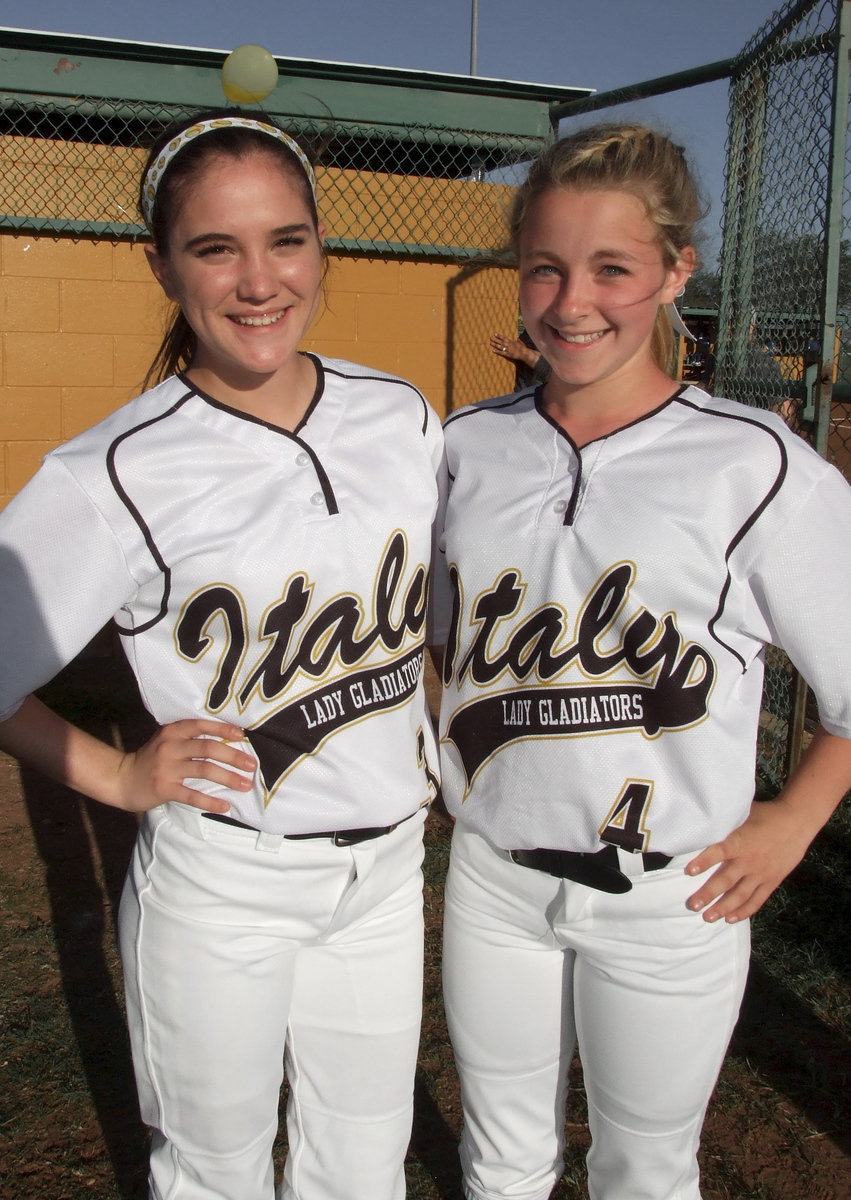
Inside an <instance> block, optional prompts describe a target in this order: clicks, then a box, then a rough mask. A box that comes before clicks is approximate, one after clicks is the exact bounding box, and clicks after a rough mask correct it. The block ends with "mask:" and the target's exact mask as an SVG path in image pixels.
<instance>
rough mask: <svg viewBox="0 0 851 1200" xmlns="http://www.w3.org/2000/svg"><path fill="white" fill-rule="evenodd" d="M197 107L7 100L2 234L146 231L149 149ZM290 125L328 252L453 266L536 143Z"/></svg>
mask: <svg viewBox="0 0 851 1200" xmlns="http://www.w3.org/2000/svg"><path fill="white" fill-rule="evenodd" d="M195 111H197V110H195V109H192V108H186V107H182V106H177V105H174V106H156V107H154V106H150V105H147V104H143V103H133V102H125V103H122V104H121V105H114V104H110V103H107V102H105V101H103V100H98V99H96V98H89V99H86V98H76V99H75V100H74V103H73V104H69V103H67V102H58V101H57V102H51V101H50V100H48V99H46V98H45V97H43V96H34V97H32V98H24V97H20V96H17V97H10V96H7V97H5V98H3V99H2V100H0V151H2V158H3V169H2V171H0V228H3V227H5V228H11V229H16V228H19V229H20V228H24V229H27V230H29V231H45V232H51V233H59V234H68V233H71V234H76V235H78V236H81V235H82V236H86V235H88V236H92V235H93V236H101V237H102V236H109V237H137V236H140V235H143V234H144V229H143V227H142V225H141V224H140V217H139V213H138V208H137V200H136V193H137V188H138V179H139V172H140V169H141V166H142V164H143V162H144V157H145V152H146V149H147V147H148V146H150V145H151V144H152V142H153V141H154V140H155V139H156V138H157V136H158V135H159V134H160V133H161V132H162V130H163V129H164V128H166V127H167V126H168V125H170V124H172V123H173V122H174V121H177V120H181V119H183V118H185V117H187V116H189V115H191V114H192V113H193V112H195ZM285 124H286V125H287V127H288V128H289V129H290V130H291V132H292V133H293V134H294V135H295V136H296V137H298V138H299V139H300V140H301V142H302V143H303V144H304V145H305V146H306V147H307V148H308V149H309V150H310V151H312V153H313V155H314V157H315V158H316V159H317V164H318V166H317V183H318V192H319V196H318V199H319V205H320V209H321V211H322V214H323V218H324V219H325V221H326V222H327V224H328V227H329V229H330V231H331V234H332V237H331V243H330V244H331V246H332V247H333V248H335V249H340V250H344V251H352V252H361V253H363V252H369V253H377V254H388V253H389V254H396V255H404V256H407V257H429V258H443V259H450V260H453V261H458V262H463V261H465V260H467V259H468V258H470V257H471V256H474V255H478V254H480V253H481V252H482V251H483V250H486V249H488V248H490V247H496V246H497V245H498V244H499V243H500V241H501V239H502V228H503V226H502V220H503V212H504V207H505V203H506V197H507V194H508V193H509V192H510V190H511V187H512V185H513V184H514V183H515V182H516V179H517V175H516V172H515V167H516V165H517V164H518V163H520V162H523V161H528V160H529V158H531V157H533V156H534V155H535V154H536V153H537V152H538V151H539V150H540V148H541V145H542V141H541V139H531V138H522V137H500V138H497V137H488V136H485V135H482V134H480V133H476V132H475V131H469V130H463V129H440V128H434V127H428V126H423V125H417V126H408V127H404V126H403V127H400V126H398V125H396V126H393V127H392V130H391V129H390V128H387V129H382V128H381V127H376V126H365V125H353V124H351V125H348V124H340V123H336V122H334V121H331V120H329V121H328V122H324V123H319V122H315V121H305V120H303V119H297V118H295V119H291V120H289V121H286V122H285Z"/></svg>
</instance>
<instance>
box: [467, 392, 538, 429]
mask: <svg viewBox="0 0 851 1200" xmlns="http://www.w3.org/2000/svg"><path fill="white" fill-rule="evenodd" d="M537 390H538V389H537V388H534V387H527V388H523V390H522V391H520V392H510V393H509V394H508V395H507V396H497V397H495V398H494V399H493V400H479V401H478V402H477V403H476V404H467V405H465V406H464V408H459V409H458V410H457V412H453V413H450V414H449V416H448V417H446V418H445V419H444V422H443V428H444V429H448V428H449V426H450V425H451V424H453V422H454V421H460V420H461V418H462V417H473V416H477V415H478V414H479V413H489V412H497V411H499V410H500V409H503V408H513V407H514V405H515V404H519V403H520V401H521V400H528V399H529V397H530V396H533V395H534V394H535V392H536V391H537Z"/></svg>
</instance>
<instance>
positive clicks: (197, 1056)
mask: <svg viewBox="0 0 851 1200" xmlns="http://www.w3.org/2000/svg"><path fill="white" fill-rule="evenodd" d="M141 205H142V211H143V213H144V216H145V220H146V222H147V224H148V226H149V228H150V229H151V232H152V234H153V245H152V246H151V247H150V248H149V249H148V250H147V254H148V257H149V260H150V263H151V267H152V269H153V272H154V274H155V276H156V277H157V279H158V280H159V282H160V283H161V285H162V287H163V289H164V291H165V293H166V295H167V296H168V297H169V298H170V299H172V300H174V301H176V302H177V304H178V306H179V310H178V312H177V314H176V318H175V321H174V323H173V324H172V326H171V328H170V330H169V332H168V335H167V337H166V339H165V341H164V343H163V348H162V350H161V352H160V355H159V357H158V360H157V373H158V375H159V376H160V377H161V378H162V379H163V381H162V382H160V383H159V385H158V386H155V387H154V388H153V389H152V390H150V391H148V392H147V393H145V394H144V395H142V396H141V397H139V398H138V399H136V400H134V401H133V402H132V403H130V404H129V405H127V406H126V407H125V408H123V409H121V410H120V411H119V412H117V413H115V414H114V415H113V416H111V417H109V418H108V419H107V420H106V421H104V422H103V423H102V424H100V425H98V426H97V427H95V428H94V429H92V430H89V431H88V432H87V433H85V434H83V435H82V436H80V437H79V438H77V439H75V440H74V441H72V442H70V443H68V444H67V445H65V446H64V447H62V448H61V449H59V450H58V451H56V452H55V453H54V454H52V455H50V456H49V457H48V459H47V460H46V462H45V465H44V466H43V468H42V470H41V472H40V473H39V474H38V476H37V477H36V478H35V479H34V481H33V482H32V483H31V484H30V485H29V486H28V487H27V488H26V489H25V490H24V491H23V492H22V493H21V495H20V496H19V497H18V498H17V499H16V500H15V501H13V503H12V504H11V505H9V507H8V508H7V509H6V510H5V512H4V513H3V514H2V519H0V554H2V557H3V561H4V566H6V567H7V569H6V570H5V571H4V573H3V578H2V584H0V650H2V654H0V657H2V661H3V678H2V685H0V716H2V717H3V718H5V720H4V722H3V723H2V724H0V743H2V744H3V746H4V747H5V748H7V749H9V750H11V751H12V752H13V753H17V754H19V755H20V756H21V757H22V758H24V759H26V760H28V761H29V762H31V763H34V764H36V765H38V766H40V767H41V768H43V769H44V770H46V771H48V772H49V773H51V774H53V775H54V776H56V777H57V778H58V779H60V780H62V781H63V782H65V783H66V784H68V785H69V786H71V787H74V788H77V789H78V790H80V791H82V792H84V793H85V794H87V795H89V796H92V797H94V798H95V799H97V800H100V801H103V802H104V803H106V804H112V805H116V806H118V807H120V808H125V809H130V810H132V811H136V812H144V813H145V816H144V819H143V821H142V825H141V829H140V834H139V838H138V841H137V845H136V849H135V853H134V858H133V862H132V865H131V868H130V872H129V875H128V880H127V883H126V886H125V891H124V897H123V900H122V906H121V913H120V941H121V949H122V958H123V963H124V969H125V978H126V988H127V1006H128V1015H129V1021H130V1028H131V1037H132V1044H133V1053H134V1062H135V1067H136V1074H137V1082H138V1086H139V1093H140V1098H141V1105H142V1113H143V1116H144V1118H145V1120H146V1121H147V1122H148V1124H149V1125H150V1126H151V1127H152V1129H153V1144H152V1155H151V1174H150V1189H151V1196H152V1197H155V1198H156V1200H164V1198H165V1197H168V1198H169V1200H206V1198H209V1200H213V1198H214V1197H215V1200H270V1198H271V1197H272V1194H273V1167H272V1157H271V1149H272V1143H273V1140H274V1137H275V1132H276V1126H277V1107H278V1094H279V1090H280V1085H281V1079H282V1071H283V1065H282V1059H283V1056H284V1052H285V1047H286V1061H287V1072H288V1076H289V1083H290V1101H289V1110H288V1129H289V1146H290V1153H289V1157H288V1160H287V1167H286V1172H285V1182H284V1188H283V1195H284V1196H286V1197H289V1196H295V1195H297V1196H299V1197H300V1200H314V1198H325V1197H332V1196H333V1197H340V1196H346V1197H347V1198H352V1200H354V1198H362V1200H367V1198H368V1200H377V1198H378V1200H380V1198H385V1200H399V1198H400V1197H401V1196H402V1195H403V1193H404V1172H403V1160H404V1156H405V1151H406V1148H407V1143H408V1138H409V1133H410V1125H411V1106H412V1094H413V1075H414V1064H415V1057H416V1049H417V1040H418V1032H419V1012H420V992H421V975H422V945H421V942H422V913H421V908H422V905H421V877H420V862H421V858H422V844H421V843H422V839H421V829H422V823H423V820H424V817H425V812H426V805H427V803H428V801H429V799H430V796H431V792H432V790H433V783H432V780H433V775H432V771H431V768H430V760H431V762H432V763H433V760H434V757H435V755H434V748H433V746H432V744H431V741H430V729H429V724H428V718H427V713H426V708H425V702H424V698H423V687H422V680H421V671H422V640H423V634H422V630H423V624H424V617H425V581H426V576H427V571H428V556H429V546H430V540H431V525H432V519H433V514H434V510H435V507H436V502H437V485H436V480H435V473H436V469H437V463H438V461H439V458H440V454H441V448H442V436H441V433H440V427H439V423H438V422H437V419H436V417H435V416H434V414H433V413H432V412H431V410H430V409H429V408H428V406H427V405H426V403H425V402H424V400H423V398H422V397H421V396H420V394H419V393H418V392H417V391H416V390H415V389H414V388H413V387H411V386H410V385H409V384H406V383H404V382H403V381H401V380H397V379H393V378H390V377H388V376H384V375H381V374H379V373H376V372H374V371H370V370H368V369H367V368H364V367H358V366H354V365H353V364H350V363H345V362H338V361H332V360H328V359H323V358H320V357H318V356H315V355H304V354H300V353H299V352H298V344H299V342H300V340H301V338H302V337H303V336H304V334H305V332H306V330H307V328H308V326H309V325H310V323H311V321H312V320H313V317H314V315H315V313H316V310H317V306H318V304H319V302H320V294H321V282H322V273H323V272H322V265H323V252H322V241H323V237H324V231H323V227H322V226H321V225H320V224H319V222H318V218H317V213H316V206H315V199H314V187H313V171H312V168H311V166H310V164H309V162H308V160H307V158H306V157H305V155H304V153H303V151H302V150H301V149H300V148H299V147H298V146H297V145H296V143H295V142H294V141H293V140H292V139H291V138H289V137H288V135H287V134H285V133H284V132H283V131H281V130H279V129H278V128H277V127H275V126H274V125H272V124H271V122H269V121H268V120H267V119H266V118H265V117H263V118H256V119H255V118H254V117H253V116H252V117H251V118H244V117H241V116H238V115H234V114H232V113H231V114H222V113H212V114H202V115H201V116H199V117H198V118H196V119H195V120H193V121H192V122H191V123H190V122H186V123H184V125H182V126H180V127H178V128H176V129H173V130H171V131H169V133H168V134H167V135H165V136H164V137H163V138H161V139H160V141H159V143H158V144H157V146H155V147H154V149H153V151H152V153H151V156H150V158H149V160H148V165H147V166H146V168H145V173H144V176H143V180H142V188H141ZM388 497H392V500H391V501H389V502H388ZM113 615H115V616H116V620H117V624H118V627H119V630H120V632H121V634H122V637H123V639H124V645H125V647H126V650H127V654H128V657H129V659H130V662H131V664H132V666H133V669H134V671H135V673H136V676H137V678H138V682H139V686H140V689H141V692H142V695H143V697H144V699H145V703H146V704H147V706H148V708H149V709H150V711H151V713H152V714H153V716H154V717H155V719H156V720H157V722H158V723H159V724H160V725H161V726H163V728H162V729H161V730H160V732H159V733H158V734H157V735H156V736H155V737H154V738H153V740H152V741H151V742H150V743H149V744H148V745H146V746H144V747H142V749H141V750H140V751H138V752H137V753H131V754H122V753H120V752H119V751H118V750H116V749H114V748H113V747H111V746H107V745H104V744H102V743H100V742H98V741H96V740H94V739H93V738H91V737H89V736H87V735H86V734H85V733H83V732H82V731H81V730H78V729H75V728H73V727H71V726H69V725H67V724H66V723H65V722H64V721H62V720H60V719H59V718H58V717H57V716H55V715H54V714H52V713H51V712H49V711H48V710H47V709H45V708H44V706H42V705H41V704H40V702H39V701H38V700H36V699H35V698H33V697H32V696H31V695H29V696H28V693H30V692H31V691H32V689H33V688H35V687H37V686H39V685H40V684H42V683H44V682H45V681H46V680H47V679H48V678H49V677H50V676H51V675H52V674H53V673H54V672H55V671H56V670H57V669H58V667H59V666H61V665H62V664H63V663H65V662H67V661H68V660H69V659H70V658H72V657H73V656H74V654H76V652H77V651H78V650H79V649H80V648H81V647H83V646H84V645H85V644H86V642H87V641H88V640H89V639H90V638H91V637H92V636H93V635H94V634H95V633H96V632H97V630H98V629H99V627H100V626H101V625H102V624H103V623H104V622H105V621H106V620H107V619H108V618H110V617H111V616H113ZM27 696H28V698H25V697H27Z"/></svg>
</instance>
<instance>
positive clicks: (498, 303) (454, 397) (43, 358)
mask: <svg viewBox="0 0 851 1200" xmlns="http://www.w3.org/2000/svg"><path fill="white" fill-rule="evenodd" d="M463 275H464V273H463V272H462V271H460V270H459V268H458V267H456V266H452V265H443V264H435V263H427V262H411V261H398V260H383V259H370V258H345V257H336V258H335V257H332V260H331V263H330V265H329V271H328V277H327V286H326V300H325V303H324V305H323V307H322V309H321V311H320V314H319V316H318V317H317V320H316V322H315V324H314V325H313V327H312V328H311V330H310V336H309V338H308V339H307V341H306V342H305V348H306V349H311V350H316V351H318V352H321V353H323V354H328V355H331V356H333V357H337V358H348V359H352V360H354V361H357V362H362V363H366V364H367V365H369V366H373V367H376V368H378V369H380V370H383V371H389V372H391V373H393V374H398V375H401V376H403V377H404V378H406V379H410V380H411V381H412V382H413V383H415V384H416V385H417V386H418V387H419V388H420V389H421V390H422V391H423V392H424V394H425V395H426V397H427V398H428V399H429V400H430V401H431V403H432V404H433V405H434V407H435V408H436V409H437V410H438V412H440V413H441V414H443V413H445V412H446V409H447V405H448V403H450V402H451V404H452V406H453V407H457V406H458V404H460V403H466V402H467V401H468V400H471V399H476V398H479V397H481V396H486V395H492V394H496V393H498V392H501V391H507V390H509V389H510V387H511V379H512V377H513V376H512V372H511V371H510V370H509V368H508V367H507V366H506V365H505V364H504V363H503V362H501V361H500V360H497V359H495V358H494V356H493V355H491V353H490V351H489V350H488V347H487V336H488V334H489V333H490V332H492V328H491V327H492V326H493V328H498V329H505V330H506V331H508V330H510V329H511V328H512V327H513V321H514V319H515V313H516V299H515V294H514V291H513V281H512V275H511V273H510V272H502V271H496V272H487V273H484V275H483V274H479V275H477V276H476V277H475V278H474V279H473V280H471V281H470V282H469V283H467V282H466V281H464V279H463ZM488 275H491V276H495V277H497V281H496V283H495V282H494V280H491V281H490V282H488V283H485V276H488ZM459 281H460V283H459ZM508 281H511V282H508ZM497 284H499V286H497ZM485 293H489V295H490V297H491V298H490V299H489V298H488V295H486V294H485ZM459 295H461V296H463V302H459ZM450 297H451V298H452V299H450ZM471 314H478V315H477V319H476V320H474V321H473V320H472V319H471ZM164 316H165V305H164V302H163V298H162V294H161V292H160V290H159V288H158V286H157V285H156V283H155V282H154V281H153V279H152V277H151V275H150V272H149V270H148V265H147V261H146V259H145V255H144V251H143V249H142V247H141V246H140V245H131V244H129V243H124V242H114V243H113V242H108V241H101V242H93V241H85V240H79V241H78V240H74V239H68V238H53V237H44V236H32V235H16V234H2V235H0V506H2V505H3V504H5V503H6V502H7V501H8V499H9V498H10V497H11V496H13V495H14V494H15V493H16V492H17V491H19V489H20V488H21V487H22V486H23V485H24V483H26V481H27V480H28V479H29V478H30V476H31V475H32V474H33V473H34V472H35V471H36V469H37V468H38V465H39V463H40V462H41V459H42V458H43V456H44V454H45V453H46V452H47V451H48V450H50V449H52V448H53V447H54V446H56V445H58V444H59V443H60V442H62V441H65V440H66V439H67V438H69V437H73V436H74V435H75V434H76V433H79V432H80V431H81V430H83V429H85V428H87V427H88V426H89V425H92V424H94V422H96V421H98V420H100V419H101V418H102V417H103V416H105V415H106V414H107V413H109V412H111V411H112V410H113V409H115V408H116V407H118V406H119V405H120V404H123V403H124V402H125V401H126V400H129V399H130V398H131V397H132V396H134V395H136V394H137V392H138V391H139V389H140V386H141V382H142V379H143V378H144V375H145V372H146V370H147V367H148V364H149V363H150V360H151V358H152V357H153V355H154V353H155V351H156V349H157V346H158V344H159V338H160V333H161V331H162V328H163V320H164ZM465 363H466V364H467V365H466V368H465V367H464V364H465ZM450 372H451V378H450ZM462 378H463V379H464V380H465V381H466V382H465V383H464V384H463V386H461V385H460V384H459V380H461V379H462Z"/></svg>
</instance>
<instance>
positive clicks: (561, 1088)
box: [444, 821, 750, 1200]
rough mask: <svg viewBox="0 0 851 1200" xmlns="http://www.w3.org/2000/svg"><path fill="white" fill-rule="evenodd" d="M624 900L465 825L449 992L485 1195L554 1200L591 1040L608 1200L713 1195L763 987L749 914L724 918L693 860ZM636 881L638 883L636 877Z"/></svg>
mask: <svg viewBox="0 0 851 1200" xmlns="http://www.w3.org/2000/svg"><path fill="white" fill-rule="evenodd" d="M620 857H621V860H622V865H621V869H622V870H626V871H627V872H628V873H629V874H630V875H631V876H633V878H632V883H633V888H632V891H630V892H628V893H626V894H625V895H610V894H608V893H605V892H600V891H595V890H592V889H591V888H588V887H585V886H584V885H582V884H579V883H573V882H571V881H569V880H561V879H555V878H553V877H552V876H550V875H547V874H544V873H542V872H540V871H536V870H531V869H529V868H528V867H523V866H519V865H518V864H516V863H514V862H512V861H511V859H510V858H509V856H508V853H507V852H506V851H503V850H498V849H496V848H494V847H493V846H491V845H490V844H489V843H488V842H487V841H485V840H484V839H483V838H482V837H480V836H479V835H477V834H475V833H473V832H472V831H470V830H469V829H466V828H465V827H464V825H463V823H462V822H461V821H458V822H457V824H456V826H455V830H454V832H453V838H452V856H451V862H450V868H449V877H448V880H447V894H446V918H445V930H444V992H445V999H446V1014H447V1019H448V1022H449V1031H450V1035H451V1038H452V1043H453V1048H454V1051H455V1055H456V1060H457V1063H458V1070H459V1074H460V1077H461V1089H462V1099H463V1105H464V1121H465V1124H464V1132H463V1135H462V1142H461V1165H462V1169H463V1174H464V1189H465V1193H466V1196H467V1197H468V1200H546V1197H547V1196H548V1195H549V1193H550V1190H551V1189H552V1187H553V1185H554V1184H555V1182H556V1181H557V1179H558V1178H559V1177H560V1175H561V1172H562V1168H563V1150H564V1123H565V1113H564V1109H565V1101H566V1098H567V1073H568V1067H569V1065H570V1060H571V1057H572V1055H573V1052H574V1048H575V1046H576V1044H577V1040H578V1045H579V1053H580V1057H581V1059H582V1065H583V1072H584V1080H585V1088H586V1092H587V1096H588V1114H589V1117H588V1119H589V1125H590V1130H591V1135H592V1139H593V1141H592V1147H591V1150H590V1152H589V1155H588V1175H589V1193H590V1196H591V1200H699V1197H700V1191H699V1181H698V1167H697V1159H696V1154H697V1147H698V1142H699V1138H700V1130H701V1125H702V1123H703V1117H704V1112H705V1110H706V1106H707V1103H708V1101H709V1097H710V1094H711V1092H712V1089H713V1087H714V1085H715V1080H716V1078H717V1075H718V1071H719V1070H720V1067H721V1062H722V1059H723V1057H724V1053H725V1051H726V1048H727V1044H728V1042H729V1039H730V1036H731V1034H732V1031H733V1026H734V1025H735V1022H736V1018H737V1016H738V1012H739V1006H740V1003H741V997H742V993H743V991H744V985H745V979H746V976H747V964H748V956H749V950H750V930H749V923H748V922H747V921H745V922H741V923H738V924H733V925H728V924H726V922H724V921H720V922H717V923H715V924H709V923H707V922H706V921H703V920H702V919H701V917H700V916H699V914H697V913H693V912H691V911H689V910H688V909H686V906H685V904H686V899H687V898H688V897H689V896H690V895H691V894H692V893H693V892H694V891H695V890H696V888H697V884H696V882H695V880H694V878H693V877H689V876H686V875H685V874H684V873H683V866H684V864H685V863H686V862H688V861H689V859H690V858H692V857H694V855H681V856H679V857H678V858H675V859H673V860H672V862H671V864H670V866H668V867H667V868H665V869H663V870H661V871H655V872H648V873H646V874H645V873H643V867H642V865H641V859H640V857H638V856H633V855H630V854H628V853H626V852H624V853H623V854H621V856H620ZM635 872H637V874H634V873H635Z"/></svg>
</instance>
